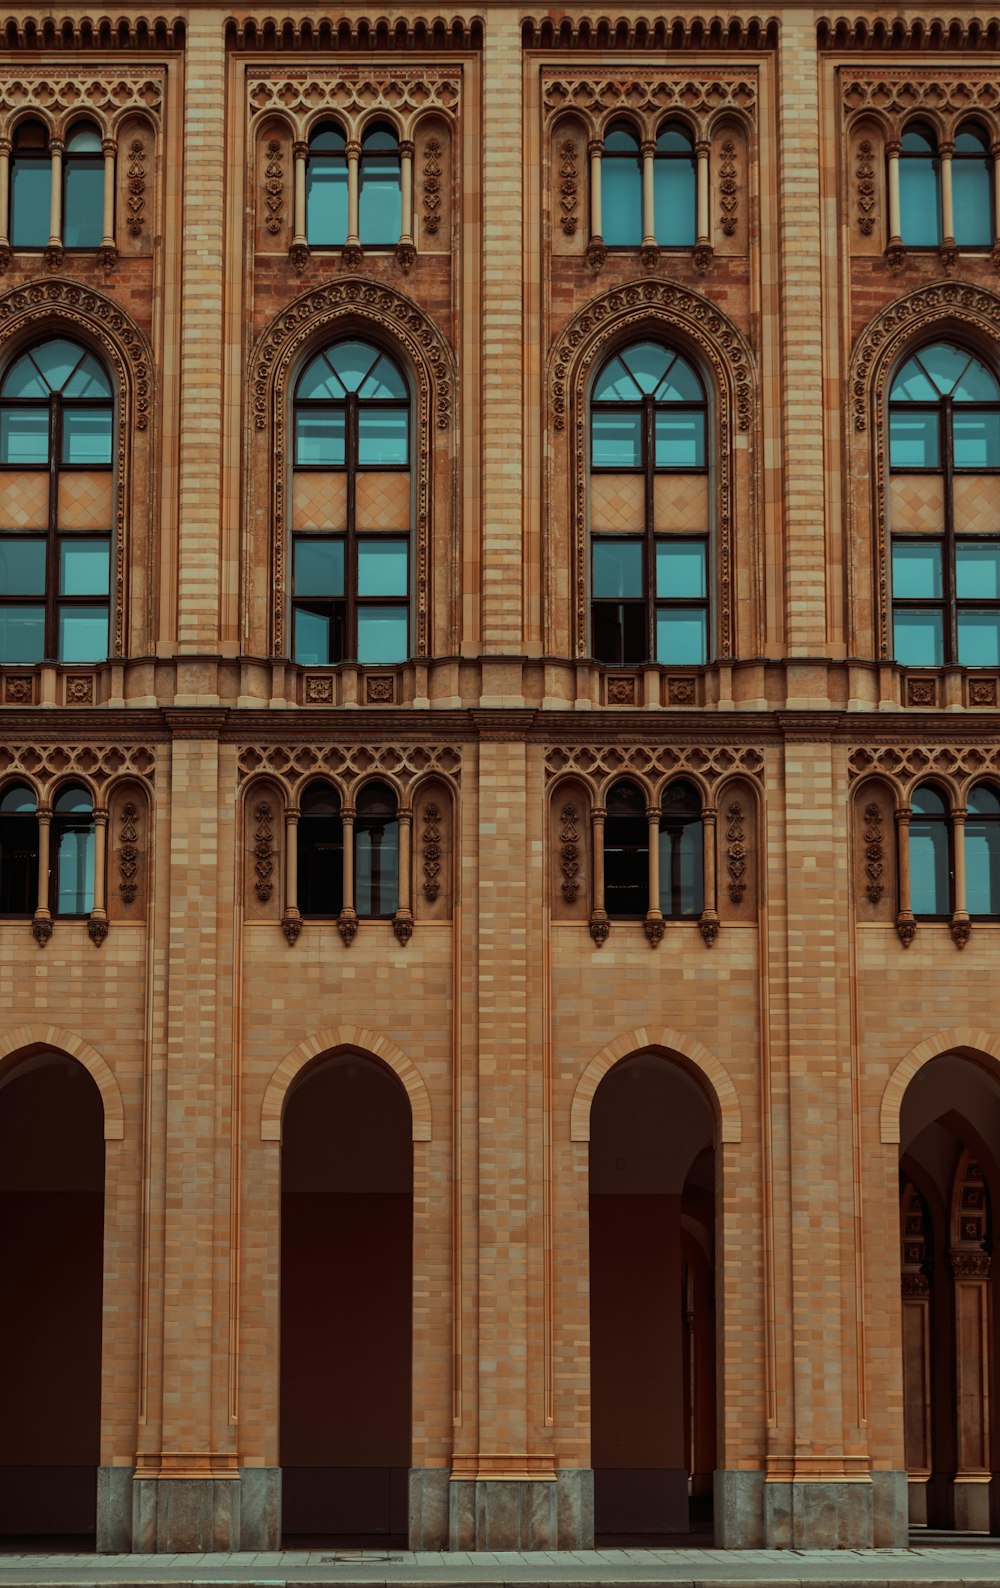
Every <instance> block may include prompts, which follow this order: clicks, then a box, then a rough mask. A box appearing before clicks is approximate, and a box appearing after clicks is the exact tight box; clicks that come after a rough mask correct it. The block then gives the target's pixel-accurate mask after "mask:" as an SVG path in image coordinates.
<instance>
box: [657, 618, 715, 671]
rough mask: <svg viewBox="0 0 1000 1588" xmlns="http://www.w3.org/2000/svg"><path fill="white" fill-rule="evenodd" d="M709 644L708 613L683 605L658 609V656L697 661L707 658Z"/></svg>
mask: <svg viewBox="0 0 1000 1588" xmlns="http://www.w3.org/2000/svg"><path fill="white" fill-rule="evenodd" d="M707 644H708V616H707V614H706V613H705V612H685V611H684V610H683V609H681V610H677V609H673V610H670V609H668V610H664V609H663V608H659V609H658V610H657V613H656V660H657V661H658V662H683V663H685V664H686V665H692V666H693V665H696V664H698V663H700V662H703V661H704V660H705V657H706V654H707Z"/></svg>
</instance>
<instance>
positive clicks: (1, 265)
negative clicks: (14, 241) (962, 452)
mask: <svg viewBox="0 0 1000 1588" xmlns="http://www.w3.org/2000/svg"><path fill="white" fill-rule="evenodd" d="M13 257H14V255H13V252H12V251H11V246H10V243H0V276H5V275H6V274H7V271H8V270H9V269H10V262H11V260H12V259H13Z"/></svg>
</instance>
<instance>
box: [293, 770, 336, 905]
mask: <svg viewBox="0 0 1000 1588" xmlns="http://www.w3.org/2000/svg"><path fill="white" fill-rule="evenodd" d="M299 809H300V814H299V822H298V829H297V840H298V847H297V853H296V863H297V866H298V902H299V910H300V911H301V913H302V915H313V916H336V915H339V914H340V912H341V910H342V909H343V907H344V824H343V821H342V819H341V814H340V795H339V794H338V793H337V790H336V789H335V788H334V787H333V786H332V785H331V784H330V783H310V785H309V787H308V788H307V789H306V790H305V792H304V793H303V795H302V800H301V803H300V807H299Z"/></svg>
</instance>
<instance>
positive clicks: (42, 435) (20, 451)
mask: <svg viewBox="0 0 1000 1588" xmlns="http://www.w3.org/2000/svg"><path fill="white" fill-rule="evenodd" d="M48 461H49V410H48V404H46V406H45V407H44V408H0V463H22V464H27V463H48Z"/></svg>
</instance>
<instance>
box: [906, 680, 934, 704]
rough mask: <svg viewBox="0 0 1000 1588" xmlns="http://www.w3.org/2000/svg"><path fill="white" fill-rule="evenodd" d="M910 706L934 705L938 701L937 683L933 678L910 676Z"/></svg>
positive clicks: (907, 685) (907, 700) (908, 702)
mask: <svg viewBox="0 0 1000 1588" xmlns="http://www.w3.org/2000/svg"><path fill="white" fill-rule="evenodd" d="M906 703H907V705H908V706H933V705H936V703H937V684H936V683H935V682H934V679H933V678H908V679H907V680H906Z"/></svg>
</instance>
